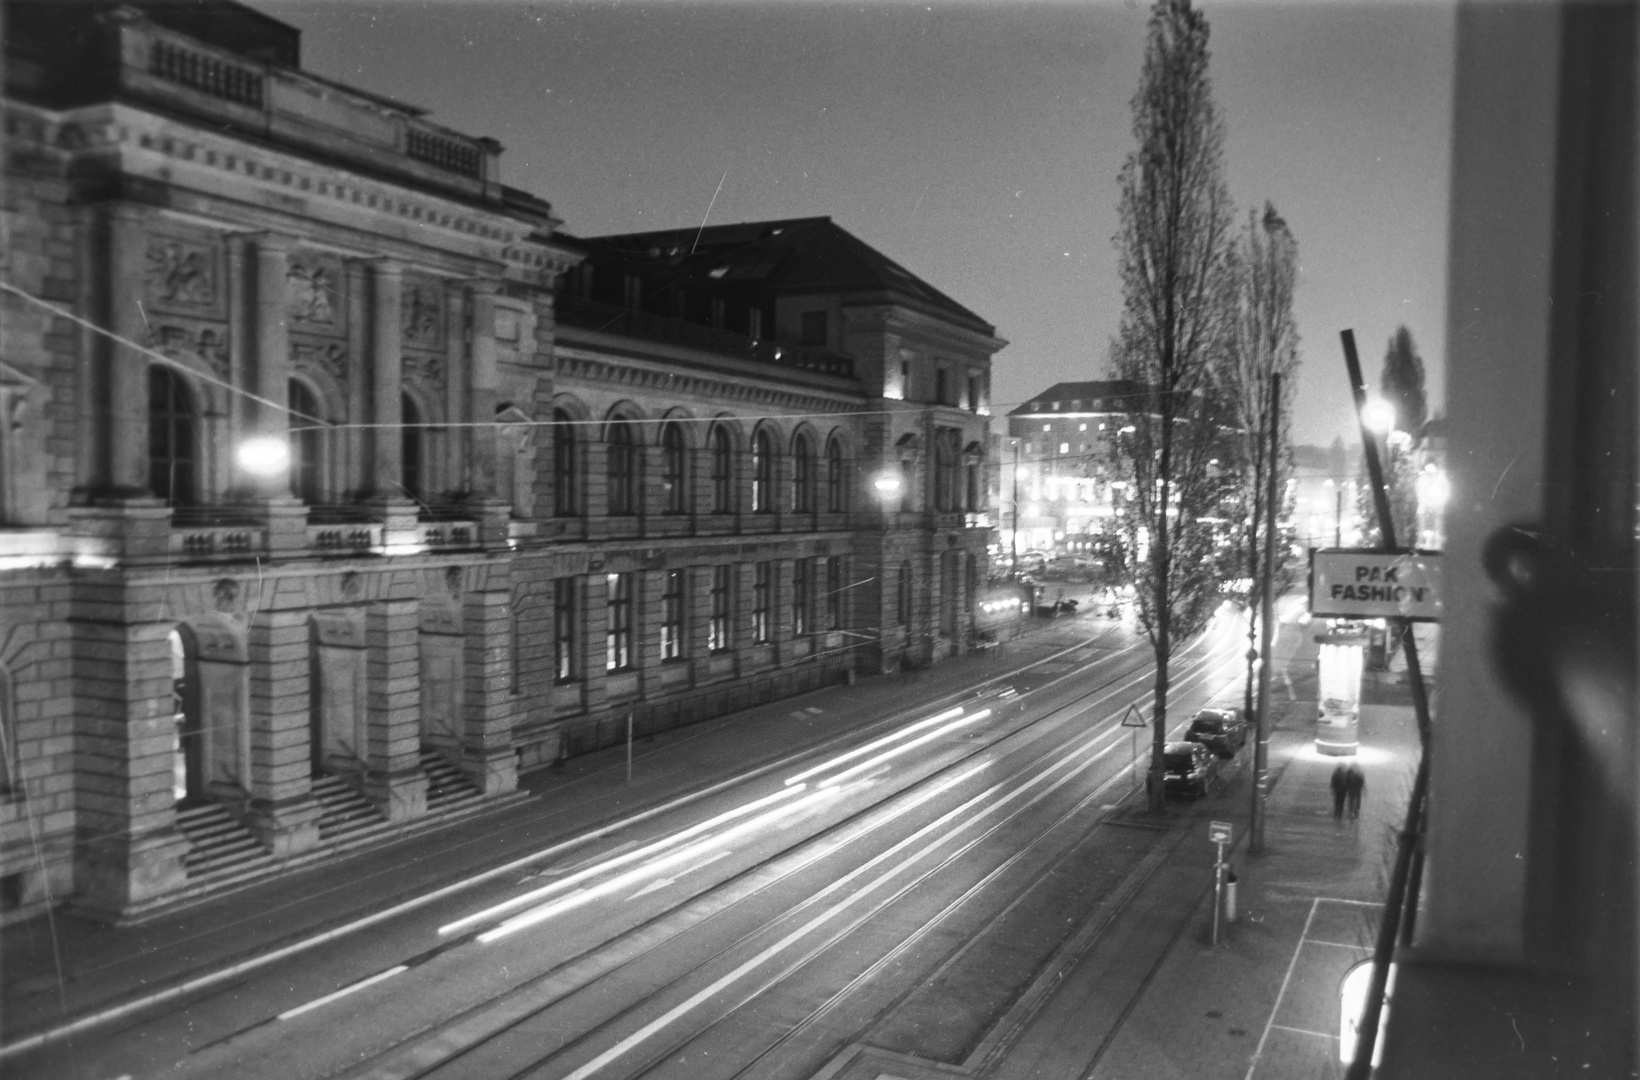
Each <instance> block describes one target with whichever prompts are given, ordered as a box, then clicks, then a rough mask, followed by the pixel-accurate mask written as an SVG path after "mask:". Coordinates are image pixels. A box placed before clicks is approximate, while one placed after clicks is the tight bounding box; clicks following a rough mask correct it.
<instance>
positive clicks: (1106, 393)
mask: <svg viewBox="0 0 1640 1080" xmlns="http://www.w3.org/2000/svg"><path fill="white" fill-rule="evenodd" d="M1140 392H1141V389H1140V387H1139V386H1138V385H1137V384H1135V383H1132V382H1129V381H1128V380H1126V379H1112V380H1109V381H1103V382H1101V381H1093V382H1062V383H1054V384H1053V385H1052V386H1050V387H1048V388H1047V389H1046V390H1044V391H1042V392H1041V393H1040V394H1033V395H1031V399H1030V400H1029V401H1027V402H1025V403H1024V404H1022V405H1020V406H1019V407H1017V408H1015V409H1012V410H1010V411H1009V413H1008V415H1009V416H1032V415H1035V414H1038V413H1041V412H1042V410H1041V409H1039V408H1037V406H1038V405H1043V404H1046V403H1048V402H1053V401H1058V402H1065V401H1083V402H1086V403H1087V404H1086V406H1085V407H1084V408H1083V410H1082V411H1083V412H1103V411H1115V410H1116V409H1117V408H1118V406H1116V405H1113V404H1107V405H1106V407H1105V409H1095V408H1094V405H1093V403H1094V402H1095V401H1099V400H1104V401H1106V402H1107V403H1108V402H1109V401H1110V399H1112V398H1125V397H1128V396H1130V395H1133V394H1137V393H1140Z"/></svg>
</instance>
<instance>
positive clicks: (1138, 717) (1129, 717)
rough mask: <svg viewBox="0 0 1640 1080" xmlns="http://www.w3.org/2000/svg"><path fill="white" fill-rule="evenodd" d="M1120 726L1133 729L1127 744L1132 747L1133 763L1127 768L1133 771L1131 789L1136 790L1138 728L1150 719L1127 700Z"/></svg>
mask: <svg viewBox="0 0 1640 1080" xmlns="http://www.w3.org/2000/svg"><path fill="white" fill-rule="evenodd" d="M1122 726H1123V727H1125V728H1132V729H1133V736H1132V738H1130V739H1129V740H1128V743H1129V745H1131V746H1132V747H1133V763H1132V764H1131V765H1130V766H1129V767H1128V768H1129V770H1130V771H1131V772H1132V773H1133V790H1135V791H1137V790H1138V788H1139V729H1140V728H1143V727H1149V726H1150V721H1148V720H1146V719H1145V714H1144V713H1142V712H1140V711H1139V710H1138V708H1137V707H1136V706H1135V705H1134V704H1133V703H1132V702H1129V703H1128V707H1127V712H1125V713H1123V714H1122Z"/></svg>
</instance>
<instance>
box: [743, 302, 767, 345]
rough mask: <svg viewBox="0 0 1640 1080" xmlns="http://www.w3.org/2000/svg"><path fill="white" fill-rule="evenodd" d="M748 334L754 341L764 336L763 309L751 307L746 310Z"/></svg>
mask: <svg viewBox="0 0 1640 1080" xmlns="http://www.w3.org/2000/svg"><path fill="white" fill-rule="evenodd" d="M746 336H747V337H749V338H751V339H752V340H753V341H757V340H758V339H759V338H761V337H762V336H763V311H762V310H761V309H760V308H750V309H749V310H748V311H747V312H746Z"/></svg>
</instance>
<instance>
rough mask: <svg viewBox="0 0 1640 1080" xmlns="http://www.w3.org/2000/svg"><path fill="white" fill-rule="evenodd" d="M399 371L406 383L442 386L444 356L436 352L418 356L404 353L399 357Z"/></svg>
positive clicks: (432, 386) (440, 387) (431, 386)
mask: <svg viewBox="0 0 1640 1080" xmlns="http://www.w3.org/2000/svg"><path fill="white" fill-rule="evenodd" d="M399 372H400V374H401V375H402V376H403V378H404V381H405V382H406V383H418V384H420V385H422V386H425V387H429V388H439V389H442V388H443V386H444V357H442V356H439V355H437V354H423V355H420V356H417V355H414V354H411V353H406V354H405V355H404V356H403V357H401V358H400V359H399Z"/></svg>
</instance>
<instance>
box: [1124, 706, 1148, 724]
mask: <svg viewBox="0 0 1640 1080" xmlns="http://www.w3.org/2000/svg"><path fill="white" fill-rule="evenodd" d="M1122 726H1123V727H1149V726H1150V721H1149V720H1146V719H1145V714H1144V713H1142V712H1140V711H1139V707H1138V706H1136V705H1129V706H1128V707H1127V712H1125V713H1123V714H1122Z"/></svg>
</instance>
